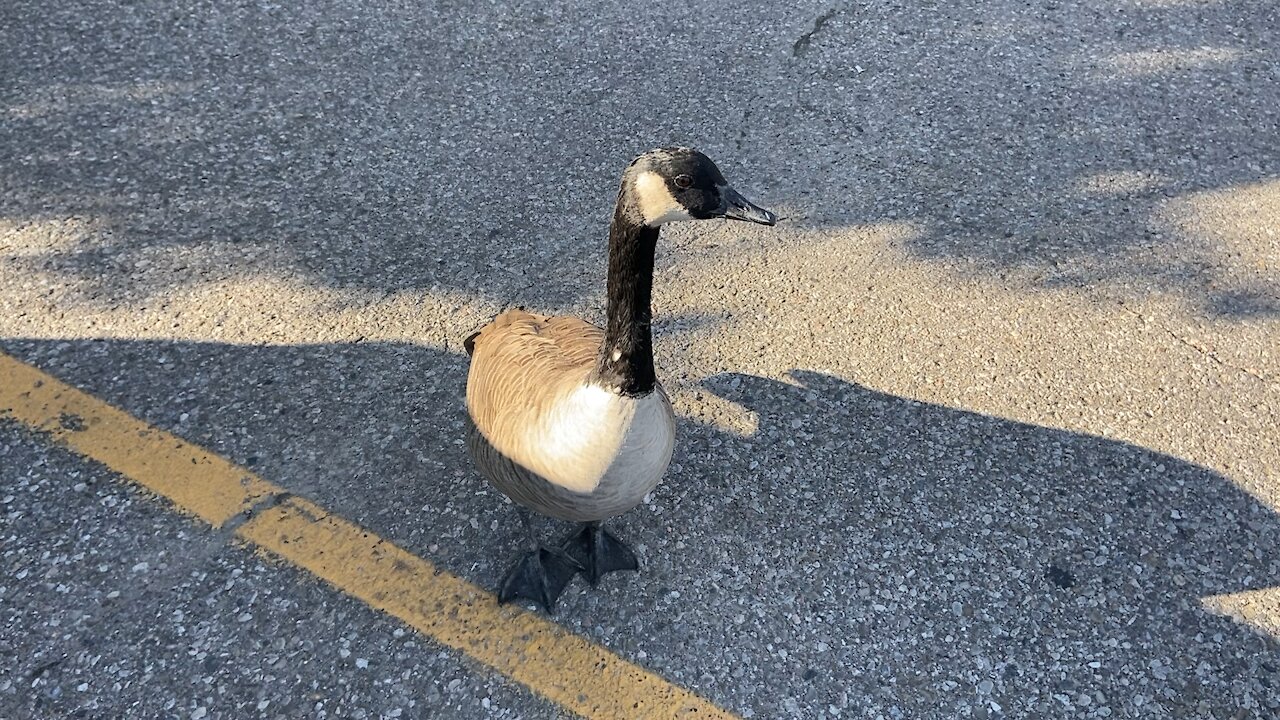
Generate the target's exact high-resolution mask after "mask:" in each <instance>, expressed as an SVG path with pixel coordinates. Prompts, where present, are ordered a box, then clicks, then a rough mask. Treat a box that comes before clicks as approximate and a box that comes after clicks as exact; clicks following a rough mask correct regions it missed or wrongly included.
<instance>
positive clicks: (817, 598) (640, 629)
mask: <svg viewBox="0 0 1280 720" xmlns="http://www.w3.org/2000/svg"><path fill="white" fill-rule="evenodd" d="M0 346H3V348H4V349H5V350H6V351H7V352H11V353H13V354H15V355H16V356H18V357H20V358H23V359H25V360H28V361H31V362H34V363H35V364H37V365H38V366H40V367H42V368H45V369H46V370H47V371H49V372H51V373H53V374H55V375H57V376H59V377H61V378H63V379H65V380H66V381H68V382H71V383H73V384H75V385H78V386H80V387H83V388H85V389H87V390H89V391H90V392H92V393H93V394H95V395H97V396H98V397H101V398H103V399H104V400H107V401H108V402H111V403H112V404H115V405H117V406H119V407H123V408H125V409H126V410H128V411H129V412H131V413H133V414H134V415H136V416H139V417H141V418H143V419H145V420H147V421H148V422H151V423H154V424H156V425H158V426H160V427H163V428H165V429H167V430H170V431H172V432H174V433H176V434H178V435H179V436H181V437H184V438H186V439H188V440H191V441H194V442H197V443H200V444H202V445H204V446H206V447H209V448H211V449H212V450H214V451H215V452H217V453H219V454H221V455H223V456H225V457H228V458H230V459H232V460H234V461H236V462H239V463H242V464H244V465H247V466H249V467H252V468H254V469H255V470H256V471H258V472H259V473H261V474H262V475H263V476H264V477H266V478H268V479H269V480H271V481H272V482H274V483H277V484H279V485H281V486H283V487H285V488H286V489H288V490H289V491H291V492H295V493H298V494H301V495H304V496H306V497H308V498H310V499H313V500H315V501H316V502H318V503H319V504H321V505H322V506H324V507H326V508H328V509H330V510H332V511H334V512H336V513H339V514H341V515H343V516H344V517H347V518H349V519H351V520H353V521H354V522H357V523H359V524H361V525H363V526H366V527H369V528H370V529H372V530H374V531H375V532H377V533H378V534H380V535H381V536H383V537H385V538H387V539H389V540H391V541H393V542H395V543H397V544H398V545H400V546H402V547H405V548H406V549H408V550H409V551H411V552H413V553H415V554H419V555H421V556H423V557H427V558H430V559H431V560H432V561H433V562H436V563H438V564H439V565H440V566H441V567H444V568H446V569H448V570H450V571H452V572H455V573H457V574H459V575H461V576H463V577H466V578H469V579H471V580H472V581H474V582H476V583H478V584H480V585H482V586H485V587H493V586H494V585H495V584H496V583H497V581H498V579H499V578H500V577H501V575H502V573H503V572H504V571H505V569H506V565H507V563H508V562H509V561H510V559H511V557H512V554H513V553H514V552H515V551H516V550H517V549H518V548H519V547H521V544H522V542H523V540H522V536H523V531H522V528H521V527H520V524H519V523H518V522H517V521H516V518H515V514H514V512H513V510H512V509H511V508H510V507H509V506H508V505H506V504H505V503H504V502H502V500H501V498H500V496H499V495H498V494H497V493H496V492H494V491H493V490H491V489H489V488H488V487H487V486H486V484H485V483H484V482H483V480H481V479H480V477H479V476H478V474H477V473H476V472H475V471H474V470H473V469H472V467H471V464H470V461H469V459H468V458H467V456H466V450H465V446H464V444H463V412H464V409H463V388H464V386H465V374H466V360H465V358H464V357H462V356H460V355H455V354H452V353H445V352H441V351H438V350H433V349H430V348H425V347H421V346H415V345H405V344H395V343H356V344H328V345H312V346H272V347H251V346H229V345H224V344H218V343H191V342H163V341H161V342H135V341H114V340H112V341H101V340H78V341H61V342H53V341H34V340H22V339H9V340H5V341H3V343H0ZM703 387H704V388H705V389H702V390H700V389H699V388H698V386H697V385H689V386H685V387H683V388H682V391H683V392H690V393H698V392H703V393H709V394H711V395H715V396H717V397H718V398H721V399H723V400H727V401H729V402H730V403H732V404H733V405H725V404H723V403H721V404H720V405H714V404H705V405H698V404H697V402H696V401H695V406H698V407H705V408H715V407H719V408H720V409H719V410H706V412H705V413H704V414H702V415H697V416H691V417H687V418H684V419H682V420H681V428H680V434H679V442H678V446H677V451H676V457H675V459H674V462H673V465H672V468H671V471H670V473H669V475H668V478H667V481H666V483H665V484H664V485H663V486H662V487H661V488H660V489H659V490H658V491H657V492H656V493H655V495H654V497H653V498H652V500H651V501H650V503H648V504H646V505H642V506H641V507H639V508H638V509H636V510H635V511H632V512H631V513H628V514H627V515H625V516H623V517H622V518H620V519H618V520H617V521H615V525H616V529H617V531H618V532H619V534H620V535H621V536H623V537H625V538H626V539H627V540H628V541H630V542H631V543H632V545H633V547H635V548H636V549H637V550H638V552H639V553H640V555H641V557H642V563H643V564H644V567H643V570H642V572H641V573H639V574H635V575H632V574H626V575H620V576H613V577H610V578H609V579H607V580H606V581H605V582H603V583H602V585H601V586H600V587H599V588H597V589H594V590H592V589H588V588H586V587H585V586H584V585H583V584H582V583H575V584H574V585H572V586H571V587H570V590H569V591H568V592H566V594H565V596H564V598H563V599H562V601H561V609H560V612H559V614H558V615H557V617H556V620H557V621H558V622H561V623H563V624H564V625H566V626H567V627H568V628H570V629H571V630H573V631H575V632H578V633H581V634H583V635H585V636H587V637H590V638H592V639H594V640H596V641H599V642H601V643H603V644H605V645H606V646H608V647H610V648H613V649H615V650H617V651H618V652H620V653H621V654H623V655H624V656H626V657H628V658H630V659H632V660H635V661H637V662H640V663H641V664H642V665H645V666H647V667H651V668H653V669H654V670H656V671H658V672H660V673H662V674H663V675H664V676H666V677H669V678H671V679H673V680H674V681H676V682H678V683H681V684H684V685H687V686H689V687H691V688H693V689H695V690H696V691H698V692H699V693H701V694H703V695H705V696H707V697H709V698H711V699H713V700H715V701H716V702H719V703H721V704H724V705H725V706H727V707H730V708H733V709H736V710H739V711H741V710H745V709H751V710H753V711H754V712H755V714H756V716H757V717H784V716H803V717H813V716H817V715H819V714H820V713H821V712H823V711H824V710H826V709H827V708H828V707H835V708H837V709H843V710H845V711H846V712H856V713H862V714H868V715H881V716H893V715H894V714H895V713H898V714H903V715H904V716H907V717H926V716H928V717H959V716H962V715H963V714H964V713H969V712H971V711H973V710H974V709H975V708H983V709H984V711H986V712H993V711H991V710H990V708H991V707H993V706H992V705H991V703H992V702H994V703H996V704H997V705H998V706H1000V707H1001V708H1003V711H1002V712H1003V713H1005V714H1007V715H1009V716H1014V717H1028V716H1034V717H1051V716H1059V715H1063V714H1069V712H1070V711H1069V710H1068V709H1067V708H1066V707H1065V706H1064V705H1063V704H1062V703H1064V702H1066V703H1069V704H1072V706H1073V707H1077V708H1084V707H1085V705H1083V704H1082V703H1085V702H1087V703H1088V704H1089V706H1088V709H1089V710H1090V711H1094V710H1097V709H1098V708H1100V707H1103V706H1106V707H1109V708H1110V710H1111V711H1112V712H1113V714H1114V715H1116V716H1125V714H1126V713H1139V712H1156V711H1160V712H1163V713H1167V714H1175V715H1176V714H1177V713H1179V712H1181V713H1183V714H1188V713H1189V714H1190V715H1192V716H1196V717H1210V716H1212V717H1235V716H1236V715H1235V714H1234V713H1236V712H1237V711H1245V712H1253V713H1254V714H1255V715H1257V714H1264V713H1265V712H1268V711H1270V710H1269V709H1274V708H1275V707H1277V704H1278V703H1280V684H1277V683H1275V682H1274V677H1275V673H1276V671H1277V667H1278V663H1277V661H1276V657H1277V652H1278V651H1280V644H1277V641H1276V639H1275V638H1272V637H1270V636H1268V635H1267V634H1265V633H1263V632H1260V631H1258V630H1256V629H1255V628H1253V627H1252V626H1250V625H1248V624H1245V623H1243V622H1236V621H1233V620H1232V619H1230V618H1229V617H1225V616H1222V615H1218V614H1214V613H1213V612H1210V611H1209V610H1207V609H1206V608H1205V606H1204V605H1202V599H1203V598H1205V597H1206V596H1211V595H1221V594H1227V593H1236V592H1241V591H1246V590H1251V589H1258V588H1266V587H1275V586H1277V585H1280V556H1277V554H1276V548H1277V547H1280V517H1278V516H1277V515H1276V513H1275V512H1273V511H1272V510H1271V509H1270V508H1268V507H1267V506H1265V505H1263V504H1262V503H1260V502H1258V501H1257V500H1256V499H1254V498H1253V497H1251V496H1249V495H1247V494H1245V493H1244V492H1242V491H1240V490H1239V489H1238V488H1236V486H1235V485H1233V484H1232V482H1231V481H1230V479H1228V478H1226V477H1223V476H1221V475H1219V474H1217V473H1215V472H1212V471H1210V470H1207V469H1205V468H1202V467H1198V466H1196V465H1193V464H1190V463H1187V462H1185V461H1182V460H1179V459H1177V458H1175V457H1171V456H1168V455H1164V454H1161V453H1157V452H1153V451H1151V450H1147V449H1144V448H1141V447H1137V446H1134V445H1130V444H1127V443H1124V442H1117V441H1114V440H1108V439H1105V438H1098V437H1091V436H1086V435H1081V434H1078V433H1072V432H1066V431H1061V430H1055V429H1051V428H1045V427H1039V426H1035V425H1029V424H1025V423H1019V422H1014V421H1010V420H1004V419H1000V418H995V417H990V416H985V415H980V414H977V413H972V412H966V411H963V410H958V409H953V408H946V407H941V406H937V405H931V404H929V403H922V402H917V401H914V400H910V399H907V398H902V397H896V396H893V395H888V394H884V393H879V392H876V391H874V390H870V389H868V388H865V387H862V386H859V385H857V384H854V383H850V382H847V381H845V380H842V379H840V378H837V377H833V376H830V375H824V374H821V373H816V372H809V371H796V372H794V373H793V374H792V376H791V378H790V379H789V380H787V381H779V380H772V379H767V378H761V377H755V376H750V375H737V374H726V375H721V376H717V377H714V378H711V379H710V380H707V381H705V383H704V385H703ZM707 399H710V398H709V397H708V398H707ZM735 405H736V406H738V407H740V408H742V409H743V412H749V413H752V414H754V415H753V417H754V418H755V426H756V427H755V429H754V431H752V432H750V433H746V434H743V433H738V432H735V431H730V430H726V429H723V428H724V427H725V426H726V423H727V422H728V420H729V418H727V417H722V416H721V415H717V413H721V414H723V413H730V412H738V411H737V410H734V409H733V407H734V406H735ZM726 408H727V409H726ZM739 419H740V418H739ZM729 424H731V423H729ZM765 688H767V689H768V690H767V691H764V690H762V689H765ZM1083 696H1088V699H1087V700H1086V701H1082V700H1080V698H1081V697H1083ZM1139 703H1141V704H1139ZM1268 703H1270V704H1268ZM895 708H896V709H895Z"/></svg>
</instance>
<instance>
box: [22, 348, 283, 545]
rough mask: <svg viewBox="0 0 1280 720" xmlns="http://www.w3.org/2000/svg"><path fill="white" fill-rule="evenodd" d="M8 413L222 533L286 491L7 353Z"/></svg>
mask: <svg viewBox="0 0 1280 720" xmlns="http://www.w3.org/2000/svg"><path fill="white" fill-rule="evenodd" d="M0 415H8V416H10V417H13V418H15V419H17V420H19V421H21V422H23V423H25V424H27V425H30V426H31V427H33V428H35V429H37V430H42V431H44V432H47V433H49V434H51V435H52V436H53V437H55V438H56V439H57V440H59V441H60V442H62V443H64V444H65V445H66V446H67V447H69V448H71V449H72V450H74V451H76V452H78V453H80V454H81V455H84V456H86V457H90V458H93V459H94V460H97V461H98V462H100V463H102V464H103V465H106V466H107V467H109V468H111V469H112V470H115V471H116V472H118V473H120V474H121V475H124V476H126V477H128V478H129V479H130V480H133V481H134V482H136V483H138V484H139V485H142V486H143V487H146V488H147V489H148V490H150V491H152V492H154V493H156V494H157V495H163V496H165V497H166V498H169V500H171V501H173V503H174V504H175V505H177V506H178V507H180V508H182V509H183V510H185V511H187V512H189V513H191V514H193V515H195V516H196V517H198V518H200V519H201V520H204V521H205V522H207V523H209V524H210V525H213V526H214V527H221V526H222V524H223V523H225V522H226V521H227V520H229V519H231V518H233V517H235V516H236V515H238V514H240V513H242V512H244V511H245V510H248V509H249V508H250V507H253V504H254V503H256V502H258V501H259V500H262V499H264V498H266V497H268V496H270V495H272V494H274V493H278V492H280V488H277V487H276V486H274V485H272V484H271V483H269V482H267V481H265V480H263V479H262V478H260V477H258V476H257V475H254V474H253V473H252V472H250V471H249V470H246V469H245V468H242V467H240V466H238V465H236V464H234V463H231V462H228V461H227V460H225V459H223V458H221V457H219V456H217V455H214V454H213V453H211V452H209V451H208V450H205V449H204V448H202V447H199V446H196V445H192V444H190V443H188V442H186V441H184V440H182V439H180V438H178V437H177V436H176V435H173V434H171V433H167V432H165V431H163V430H160V429H159V428H155V427H152V426H151V425H148V424H147V423H144V422H142V421H141V420H139V419H137V418H135V417H133V416H131V415H129V414H128V413H125V412H122V411H120V410H117V409H116V408H114V407H112V406H110V405H108V404H106V403H104V402H102V401H101V400H98V399H97V398H94V397H92V396H90V395H86V394H85V393H82V392H80V391H79V390H77V389H75V388H73V387H71V386H70V385H67V384H66V383H64V382H62V381H60V380H57V379H56V378H54V377H52V376H50V375H47V374H45V373H44V372H41V371H40V370H37V369H36V368H33V367H31V366H30V365H27V364H25V363H21V362H19V361H17V360H15V359H13V358H12V357H9V356H8V355H5V354H4V353H0Z"/></svg>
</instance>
